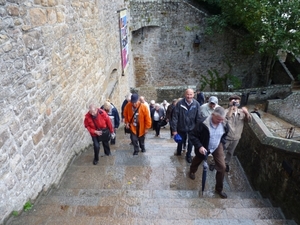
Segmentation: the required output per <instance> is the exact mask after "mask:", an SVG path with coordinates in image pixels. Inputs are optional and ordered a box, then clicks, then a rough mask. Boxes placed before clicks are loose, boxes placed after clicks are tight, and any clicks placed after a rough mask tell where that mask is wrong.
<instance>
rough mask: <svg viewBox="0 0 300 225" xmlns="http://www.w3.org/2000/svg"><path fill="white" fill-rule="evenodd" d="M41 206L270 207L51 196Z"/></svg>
mask: <svg viewBox="0 0 300 225" xmlns="http://www.w3.org/2000/svg"><path fill="white" fill-rule="evenodd" d="M40 204H42V205H55V204H56V205H62V206H68V207H70V206H79V205H80V206H116V205H122V206H126V205H127V206H141V207H170V208H180V207H187V208H222V209H224V208H253V207H256V208H262V207H271V205H270V203H269V202H268V201H267V200H265V199H220V198H186V199H183V198H178V199H176V198H174V199H159V198H156V199H153V198H142V197H123V196H107V197H102V196H100V197H99V196H94V197H91V196H80V197H79V196H74V197H66V196H51V197H46V198H44V199H43V200H42V201H41V202H40Z"/></svg>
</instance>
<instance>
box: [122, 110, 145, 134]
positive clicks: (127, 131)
mask: <svg viewBox="0 0 300 225" xmlns="http://www.w3.org/2000/svg"><path fill="white" fill-rule="evenodd" d="M140 106H141V105H139V107H138V108H137V109H136V110H135V111H134V113H133V115H132V117H131V120H130V122H129V127H128V128H127V127H126V126H124V132H125V134H131V129H130V124H131V123H132V120H133V117H134V115H135V114H136V112H137V111H138V110H139V108H140Z"/></svg>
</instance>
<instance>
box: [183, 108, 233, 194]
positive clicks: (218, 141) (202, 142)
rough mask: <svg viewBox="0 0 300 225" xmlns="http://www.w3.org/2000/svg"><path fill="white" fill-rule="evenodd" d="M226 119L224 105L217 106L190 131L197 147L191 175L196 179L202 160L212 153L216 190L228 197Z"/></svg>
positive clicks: (191, 138)
mask: <svg viewBox="0 0 300 225" xmlns="http://www.w3.org/2000/svg"><path fill="white" fill-rule="evenodd" d="M224 120H225V110H224V108H223V107H217V108H215V109H214V111H213V112H212V114H211V115H210V116H208V117H204V118H202V119H201V121H199V122H198V123H197V124H196V126H195V128H194V129H193V130H192V131H191V132H190V134H189V135H190V140H191V142H192V143H193V145H194V147H195V149H194V151H195V155H196V156H195V157H194V158H193V161H192V164H191V166H190V173H189V176H190V178H191V179H192V180H194V179H195V173H196V171H197V170H198V166H199V165H200V164H201V162H202V161H203V160H204V159H205V158H206V157H207V155H208V154H209V153H211V154H212V155H213V157H214V161H215V164H216V167H215V168H216V170H217V173H216V186H215V192H216V193H217V194H218V195H219V196H220V197H221V198H227V195H226V193H225V192H223V182H224V176H225V168H226V167H225V159H224V152H223V144H225V137H226V135H227V132H228V127H227V124H226V123H225V122H224Z"/></svg>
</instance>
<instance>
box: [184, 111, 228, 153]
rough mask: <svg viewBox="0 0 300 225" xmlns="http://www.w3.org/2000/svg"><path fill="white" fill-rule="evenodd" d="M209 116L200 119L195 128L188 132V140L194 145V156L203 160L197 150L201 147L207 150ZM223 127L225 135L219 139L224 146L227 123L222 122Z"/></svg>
mask: <svg viewBox="0 0 300 225" xmlns="http://www.w3.org/2000/svg"><path fill="white" fill-rule="evenodd" d="M210 119H211V116H208V117H204V118H202V119H201V120H200V121H199V122H198V123H197V124H196V126H195V128H194V129H193V130H192V131H191V132H189V139H190V141H191V142H192V143H193V145H194V151H195V155H196V156H198V157H200V158H203V157H204V155H203V154H201V153H200V152H199V148H201V147H202V146H203V147H204V148H205V149H207V150H208V144H209V138H210V134H209V128H208V125H209V123H210ZM223 126H224V131H225V133H224V134H223V136H222V138H221V141H220V142H221V143H222V144H223V145H224V144H225V137H226V135H227V133H228V126H227V123H225V122H223Z"/></svg>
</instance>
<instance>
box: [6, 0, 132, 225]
mask: <svg viewBox="0 0 300 225" xmlns="http://www.w3.org/2000/svg"><path fill="white" fill-rule="evenodd" d="M124 7H125V5H124V3H123V1H122V0H114V1H111V0H101V1H98V0H75V1H74V0H34V1H32V0H8V1H4V0H0V15H1V19H0V27H1V31H0V71H1V77H0V83H1V89H0V180H1V182H0V193H1V195H0V218H1V222H2V221H3V218H5V217H7V216H8V215H9V214H10V213H11V212H12V211H13V210H21V209H22V207H23V205H24V203H25V202H26V201H28V200H29V199H31V200H34V199H35V198H36V197H37V196H38V194H39V193H40V192H41V191H44V190H47V189H48V188H49V187H50V186H51V185H52V184H57V183H58V182H59V180H60V178H61V176H62V174H63V172H64V171H65V169H66V167H67V166H68V164H69V162H70V160H71V159H72V158H73V157H74V155H75V154H78V153H80V151H82V150H84V149H85V148H86V147H87V146H88V145H89V144H91V138H90V135H89V134H88V132H87V131H86V129H85V128H84V126H83V118H84V115H85V113H86V112H87V105H88V103H90V102H92V101H93V102H95V103H96V104H99V105H100V104H102V103H103V101H104V100H105V99H106V98H108V97H109V98H111V100H112V101H113V102H114V103H115V104H116V105H117V106H118V105H119V106H120V105H121V103H122V101H123V99H124V95H125V94H124V93H127V92H128V91H129V85H128V83H134V78H133V76H132V74H133V70H132V58H131V63H130V68H129V69H128V70H127V72H126V73H125V76H122V75H121V74H122V69H121V59H120V56H121V54H120V42H119V17H118V13H117V10H119V9H121V8H124ZM129 44H130V43H129ZM130 49H131V47H130V48H129V50H130ZM1 222H0V223H1Z"/></svg>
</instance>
